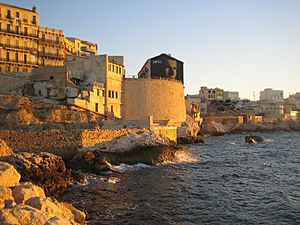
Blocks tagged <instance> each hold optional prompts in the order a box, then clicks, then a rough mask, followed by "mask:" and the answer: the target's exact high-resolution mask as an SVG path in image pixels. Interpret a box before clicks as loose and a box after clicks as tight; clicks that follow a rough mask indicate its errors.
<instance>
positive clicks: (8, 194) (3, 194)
mask: <svg viewBox="0 0 300 225" xmlns="http://www.w3.org/2000/svg"><path fill="white" fill-rule="evenodd" d="M13 206H14V198H13V195H12V191H11V189H10V188H9V187H3V186H0V209H2V208H11V207H13Z"/></svg>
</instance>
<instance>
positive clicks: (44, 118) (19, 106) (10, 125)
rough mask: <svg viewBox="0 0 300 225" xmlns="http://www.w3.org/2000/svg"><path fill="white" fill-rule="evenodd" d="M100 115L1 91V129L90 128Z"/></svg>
mask: <svg viewBox="0 0 300 225" xmlns="http://www.w3.org/2000/svg"><path fill="white" fill-rule="evenodd" d="M102 119H103V116H101V115H98V114H96V113H92V112H89V111H87V110H83V109H80V108H77V107H73V106H64V105H58V104H57V103H55V102H53V101H47V100H44V99H38V98H29V97H22V96H16V95H10V94H0V129H2V130H3V129H10V130H16V129H22V130H39V129H41V130H42V129H47V128H59V129H67V128H68V127H70V128H89V127H93V126H96V125H99V123H100V121H101V120H102Z"/></svg>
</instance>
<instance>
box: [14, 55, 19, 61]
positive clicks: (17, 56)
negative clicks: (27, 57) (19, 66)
mask: <svg viewBox="0 0 300 225" xmlns="http://www.w3.org/2000/svg"><path fill="white" fill-rule="evenodd" d="M15 59H16V62H19V54H18V53H16V54H15Z"/></svg>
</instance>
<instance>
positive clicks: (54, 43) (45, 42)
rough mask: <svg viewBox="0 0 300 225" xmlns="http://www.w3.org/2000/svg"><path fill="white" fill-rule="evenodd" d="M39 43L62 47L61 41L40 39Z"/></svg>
mask: <svg viewBox="0 0 300 225" xmlns="http://www.w3.org/2000/svg"><path fill="white" fill-rule="evenodd" d="M39 41H40V43H43V44H51V45H63V44H64V43H63V42H62V41H59V42H57V41H56V40H50V39H40V40H39Z"/></svg>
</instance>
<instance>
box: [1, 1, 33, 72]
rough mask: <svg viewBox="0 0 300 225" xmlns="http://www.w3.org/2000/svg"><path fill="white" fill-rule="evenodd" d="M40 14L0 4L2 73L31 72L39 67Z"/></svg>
mask: <svg viewBox="0 0 300 225" xmlns="http://www.w3.org/2000/svg"><path fill="white" fill-rule="evenodd" d="M38 29H39V14H38V13H37V11H36V8H35V7H32V9H31V10H30V9H25V8H21V7H17V6H13V5H9V4H4V3H0V72H1V73H6V72H7V73H13V72H31V71H32V69H33V68H36V67H38V64H37V61H38V59H37V58H38V56H37V49H38V40H39V37H38Z"/></svg>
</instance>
